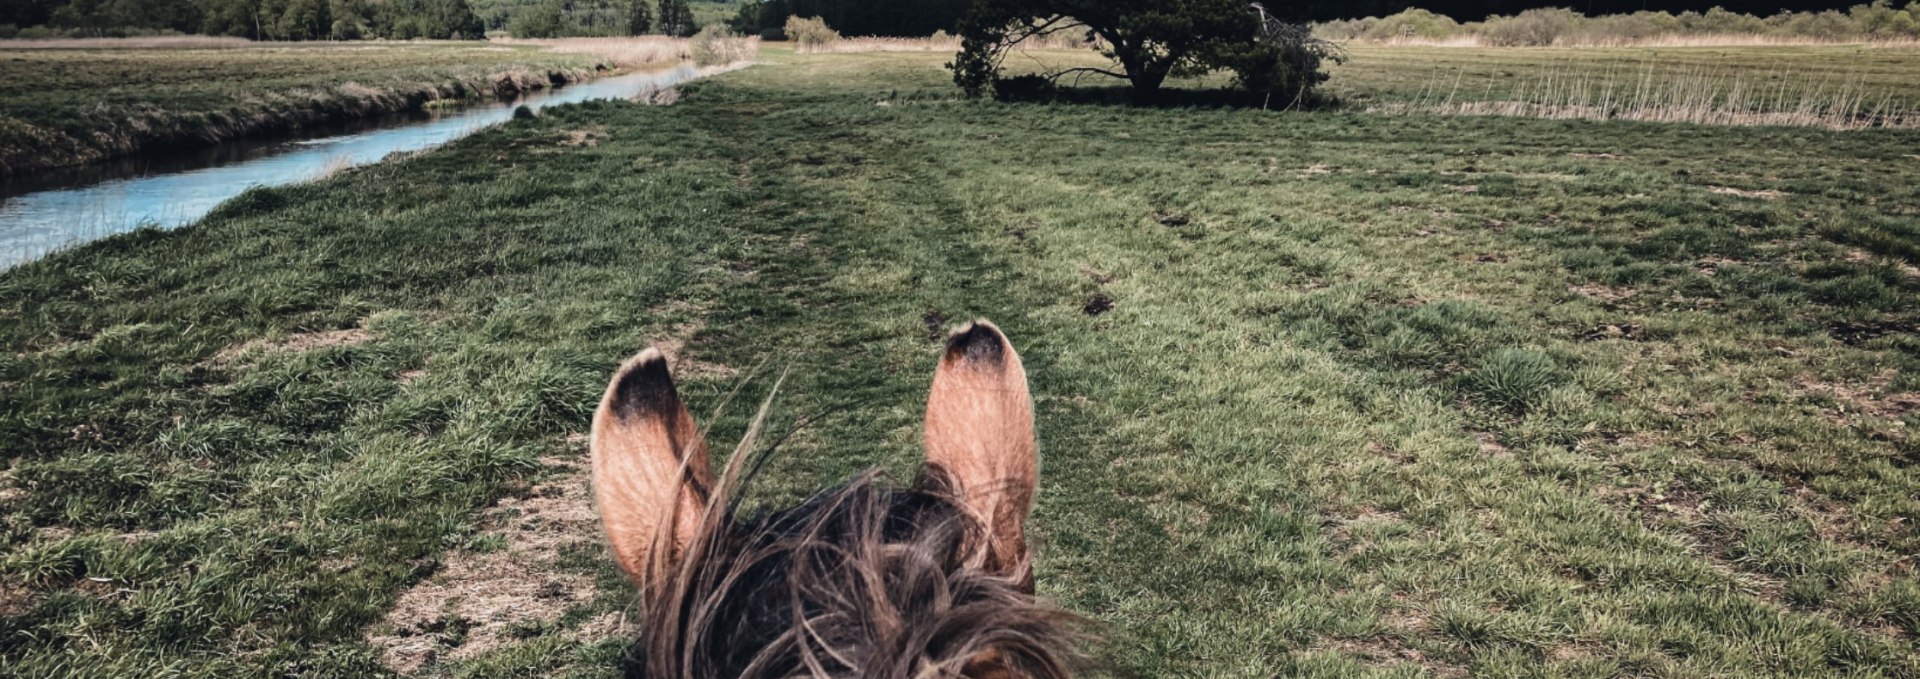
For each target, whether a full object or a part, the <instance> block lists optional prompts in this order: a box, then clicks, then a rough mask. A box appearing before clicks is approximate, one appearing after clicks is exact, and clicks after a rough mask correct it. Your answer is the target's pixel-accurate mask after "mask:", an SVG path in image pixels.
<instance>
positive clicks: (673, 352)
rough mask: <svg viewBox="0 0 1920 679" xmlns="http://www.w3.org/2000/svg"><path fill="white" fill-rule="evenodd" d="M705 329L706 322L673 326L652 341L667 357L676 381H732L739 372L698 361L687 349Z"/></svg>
mask: <svg viewBox="0 0 1920 679" xmlns="http://www.w3.org/2000/svg"><path fill="white" fill-rule="evenodd" d="M706 328H707V324H706V321H693V322H691V323H685V324H682V325H678V326H674V327H673V328H672V329H671V330H668V331H667V332H666V334H665V335H662V336H660V337H657V338H655V339H654V340H653V346H654V348H657V349H659V350H660V352H661V353H663V354H666V355H667V361H668V365H670V366H672V368H673V376H674V377H675V378H676V379H682V380H689V379H703V378H713V379H722V380H727V379H733V378H735V377H738V376H740V371H739V370H737V369H735V368H734V367H732V366H729V365H723V364H720V363H712V362H708V361H702V360H699V358H698V357H697V352H695V351H694V350H692V349H690V348H688V345H689V344H690V343H691V342H692V341H693V338H694V337H695V336H698V335H699V334H700V331H701V330H705V329H706Z"/></svg>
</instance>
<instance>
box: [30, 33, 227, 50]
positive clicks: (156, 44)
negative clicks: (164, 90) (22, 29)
mask: <svg viewBox="0 0 1920 679" xmlns="http://www.w3.org/2000/svg"><path fill="white" fill-rule="evenodd" d="M255 44H256V43H254V42H253V41H252V40H248V39H246V38H232V37H225V36H214V35H156V36H147V37H140V38H52V39H46V40H36V39H24V40H0V50H9V49H29V50H112V49H138V50H150V49H228V48H234V47H252V46H254V45H255Z"/></svg>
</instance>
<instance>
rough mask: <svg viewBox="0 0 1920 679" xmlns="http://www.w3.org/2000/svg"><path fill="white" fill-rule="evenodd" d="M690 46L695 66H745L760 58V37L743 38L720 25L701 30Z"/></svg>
mask: <svg viewBox="0 0 1920 679" xmlns="http://www.w3.org/2000/svg"><path fill="white" fill-rule="evenodd" d="M689 44H690V45H691V46H692V49H693V63H694V65H695V66H726V65H728V64H743V63H747V62H751V61H753V60H754V59H756V58H758V57H759V56H760V38H759V36H743V35H740V34H738V33H735V32H733V29H730V28H727V27H726V26H721V25H718V24H715V25H711V26H708V27H706V28H702V29H700V32H699V33H696V34H694V36H693V38H692V39H691V40H690V43H689Z"/></svg>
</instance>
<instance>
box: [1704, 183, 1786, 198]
mask: <svg viewBox="0 0 1920 679" xmlns="http://www.w3.org/2000/svg"><path fill="white" fill-rule="evenodd" d="M1707 192H1709V193H1717V194H1720V195H1723V196H1738V197H1741V198H1755V199H1759V200H1773V199H1775V198H1779V197H1781V196H1784V195H1787V192H1785V191H1779V190H1775V189H1757V190H1755V189H1736V188H1733V187H1731V186H1709V187H1707Z"/></svg>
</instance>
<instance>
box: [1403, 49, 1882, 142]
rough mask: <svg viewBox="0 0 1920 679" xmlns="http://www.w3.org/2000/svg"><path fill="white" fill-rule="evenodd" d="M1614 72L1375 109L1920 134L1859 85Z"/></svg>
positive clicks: (1439, 92)
mask: <svg viewBox="0 0 1920 679" xmlns="http://www.w3.org/2000/svg"><path fill="white" fill-rule="evenodd" d="M1619 75H1620V74H1617V73H1615V72H1612V71H1586V72H1559V73H1548V74H1546V75H1545V76H1542V77H1539V78H1536V79H1534V80H1532V81H1528V82H1525V83H1522V84H1520V86H1519V87H1517V88H1515V89H1513V90H1511V91H1510V92H1508V93H1505V94H1501V95H1498V96H1499V98H1495V95H1494V94H1493V93H1492V91H1491V87H1492V86H1491V84H1489V86H1488V91H1486V92H1483V93H1482V96H1480V97H1474V96H1473V95H1474V93H1473V92H1472V90H1473V89H1475V85H1474V84H1472V83H1466V82H1464V79H1463V77H1459V76H1456V78H1455V79H1454V80H1453V82H1451V83H1447V82H1444V79H1440V81H1436V82H1435V83H1434V84H1432V85H1429V86H1428V88H1427V89H1425V90H1423V91H1422V92H1421V93H1420V94H1419V95H1418V96H1416V97H1415V98H1414V99H1412V100H1411V101H1397V102H1384V103H1379V104H1375V105H1373V106H1371V107H1369V110H1370V111H1375V112H1381V113H1422V114H1437V115H1494V116H1522V117H1530V118H1551V119H1562V120H1564V119H1581V120H1639V121H1648V122H1678V123H1696V124H1702V125H1732V126H1791V127H1819V128H1826V129H1831V130H1858V129H1865V128H1872V127H1920V109H1916V108H1915V107H1914V106H1913V105H1912V104H1911V103H1909V102H1906V101H1897V100H1896V99H1895V98H1894V96H1893V94H1892V93H1891V92H1879V93H1876V92H1875V91H1873V90H1871V89H1869V88H1867V87H1865V86H1864V85H1863V84H1862V83H1861V82H1859V81H1858V80H1833V79H1825V78H1815V77H1811V76H1799V77H1790V76H1789V75H1788V74H1785V73H1777V72H1776V73H1769V74H1766V75H1765V76H1760V77H1755V76H1752V75H1728V74H1725V73H1721V72H1717V71H1715V70H1712V69H1707V68H1680V69H1671V68H1669V69H1661V68H1658V67H1656V66H1655V65H1654V64H1652V63H1648V64H1647V66H1646V67H1645V68H1644V69H1642V70H1641V72H1640V73H1639V75H1638V76H1637V77H1618V76H1619Z"/></svg>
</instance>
